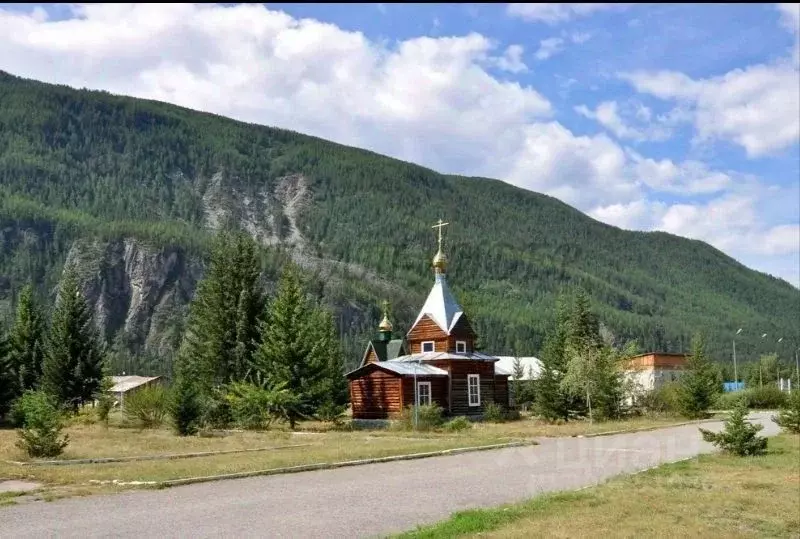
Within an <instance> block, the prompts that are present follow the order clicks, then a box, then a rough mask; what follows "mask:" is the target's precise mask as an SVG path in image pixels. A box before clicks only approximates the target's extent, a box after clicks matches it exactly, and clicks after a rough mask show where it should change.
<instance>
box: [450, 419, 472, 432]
mask: <svg viewBox="0 0 800 539" xmlns="http://www.w3.org/2000/svg"><path fill="white" fill-rule="evenodd" d="M443 428H444V429H445V430H449V431H455V432H458V431H462V430H467V429H471V428H472V422H471V421H470V420H469V419H467V418H466V417H464V416H459V417H456V418H453V419H451V420H450V421H448V422H447V423H445V424H444V427H443Z"/></svg>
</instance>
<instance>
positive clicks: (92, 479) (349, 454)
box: [0, 418, 676, 498]
mask: <svg viewBox="0 0 800 539" xmlns="http://www.w3.org/2000/svg"><path fill="white" fill-rule="evenodd" d="M675 421H676V420H675V419H670V418H662V419H634V420H630V421H625V422H612V423H600V424H595V425H589V424H588V423H584V422H576V423H570V424H567V425H548V424H546V423H542V422H540V421H536V420H532V419H523V420H520V421H513V422H508V423H501V424H490V423H484V424H476V425H474V427H473V428H472V429H470V430H467V431H462V432H406V431H396V430H355V431H332V430H330V429H329V427H326V426H325V425H323V424H320V423H307V424H303V425H301V431H300V432H289V431H287V430H281V429H277V430H270V431H268V432H229V433H227V434H226V435H224V436H214V437H200V436H190V437H178V436H175V435H174V434H173V433H172V432H171V431H170V430H169V429H167V428H162V429H153V430H137V429H131V428H121V427H120V426H119V425H120V419H119V418H114V419H113V420H112V422H111V426H110V427H104V426H102V425H99V424H82V422H81V421H73V422H72V424H71V425H70V426H68V427H67V429H65V430H66V433H67V434H68V435H69V437H70V444H69V446H68V447H67V449H66V451H65V453H64V454H63V455H62V456H61V457H59V458H61V459H78V458H99V457H128V456H144V455H158V454H176V453H193V452H205V451H229V450H237V449H253V448H262V447H280V446H286V445H295V444H310V445H308V446H305V447H295V448H287V449H275V450H272V451H264V452H249V453H240V454H226V455H219V456H206V457H198V458H191V459H181V460H158V461H138V462H121V463H104V464H82V465H69V466H29V467H21V466H18V465H14V464H10V463H8V462H6V461H9V460H26V457H25V455H24V454H23V453H22V452H21V451H20V450H19V449H18V448H16V447H15V442H16V440H17V436H16V432H15V431H13V430H0V478H10V479H11V478H13V479H27V480H32V481H39V482H42V483H44V484H45V485H46V488H45V489H44V490H43V491H42V493H40V497H44V498H46V497H55V496H62V495H75V494H87V493H92V492H97V491H108V490H109V489H111V490H117V489H118V488H119V487H118V486H109V485H105V486H104V485H98V484H97V483H96V482H97V481H114V480H117V481H121V482H135V481H140V482H151V481H163V480H168V479H178V478H185V477H197V476H206V475H215V474H226V473H234V472H246V471H255V470H264V469H270V468H278V467H284V466H295V465H301V464H313V463H322V462H337V461H345V460H354V459H361V458H373V457H384V456H390V455H401V454H406V453H420V452H428V451H437V450H442V449H452V448H457V447H467V446H479V445H489V444H497V443H503V442H511V441H519V440H530V439H533V438H536V437H541V436H573V435H579V434H587V433H590V432H608V431H616V430H623V429H635V428H643V427H656V426H664V425H667V424H669V423H674V422H675ZM115 425H116V426H115ZM326 428H328V429H329V430H328V432H315V431H320V430H324V429H326ZM128 488H130V487H128Z"/></svg>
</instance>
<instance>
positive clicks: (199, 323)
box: [0, 231, 347, 434]
mask: <svg viewBox="0 0 800 539" xmlns="http://www.w3.org/2000/svg"><path fill="white" fill-rule="evenodd" d="M263 281H264V279H263V276H262V268H261V259H260V257H259V253H258V249H257V246H256V244H255V242H254V241H253V240H252V239H251V238H250V237H249V236H247V235H246V234H243V233H240V232H232V231H223V232H220V233H219V234H218V235H217V237H216V238H215V240H214V243H213V246H212V250H211V257H210V261H209V265H208V271H207V272H206V275H205V278H204V279H203V280H202V281H201V282H200V284H199V286H198V289H197V292H196V294H195V297H194V299H193V301H192V303H191V306H190V314H189V319H188V321H187V327H186V331H185V333H184V336H183V340H182V343H181V346H180V350H179V354H178V359H177V361H176V365H175V369H174V371H175V372H174V373H172V374H173V375H174V376H173V382H174V384H173V385H174V391H173V392H172V393H173V398H172V401H173V402H172V408H173V412H174V414H173V415H175V416H176V420H177V423H178V430H179V431H180V432H181V433H184V434H185V433H189V432H192V431H194V430H195V429H196V428H197V426H198V425H199V424H200V423H201V422H202V421H203V417H204V415H206V414H207V413H208V409H209V408H213V407H214V401H217V404H218V402H219V401H220V400H221V401H223V402H229V401H230V400H231V399H229V398H227V397H228V396H229V395H228V393H230V392H231V391H233V393H235V394H236V395H242V394H245V395H256V397H258V398H262V397H264V395H268V394H269V395H278V396H280V398H281V403H280V407H282V410H283V411H282V412H281V413H282V417H283V418H285V419H287V420H288V421H289V422H290V423H291V426H292V428H294V425H295V423H296V421H297V420H299V419H302V418H309V417H314V416H318V415H319V414H320V413H324V414H325V415H326V416H331V415H333V416H336V415H338V414H340V413H341V412H343V410H344V405H345V404H346V400H347V385H346V380H345V379H344V377H343V356H342V350H341V346H340V343H339V339H338V337H337V335H336V331H335V326H334V323H333V319H332V316H331V314H330V312H329V311H328V310H327V308H325V306H324V305H323V304H321V303H319V302H316V301H312V300H311V299H310V298H309V296H308V294H307V292H306V289H305V287H304V283H303V281H302V278H301V274H300V271H299V269H298V268H297V267H295V266H294V265H293V264H287V265H286V266H285V270H284V272H283V275H282V276H281V278H280V282H279V284H278V288H277V292H276V294H275V296H274V298H273V299H272V300H271V301H269V299H268V296H267V294H266V292H265V287H264V282H263ZM107 352H109V351H107V350H105V347H104V346H103V345H102V343H101V342H100V339H99V338H98V335H97V332H96V329H95V325H94V321H93V319H92V314H91V310H90V308H89V306H88V305H87V302H86V301H85V299H84V297H83V295H82V293H81V291H80V288H79V286H78V282H77V279H76V276H75V274H74V273H73V272H72V271H70V270H68V271H66V272H65V273H64V276H63V278H62V280H61V282H60V285H59V291H58V294H57V298H56V301H55V306H54V308H53V309H52V316H51V317H50V321H49V323H46V322H45V316H44V314H43V310H42V309H41V308H40V306H39V305H38V304H37V303H36V301H35V299H34V294H33V290H32V288H31V287H30V286H28V287H26V288H25V289H24V290H23V291H22V293H21V294H20V298H19V301H18V305H17V312H16V317H15V321H14V323H13V325H12V327H11V329H10V331H9V333H8V335H0V416H2V415H4V414H5V413H6V412H8V410H9V408H10V406H11V404H12V403H13V402H15V401H16V400H18V399H19V398H20V397H21V396H22V395H23V394H24V392H26V391H32V390H41V391H42V392H44V393H46V394H48V395H49V397H50V398H52V400H53V402H54V403H55V404H56V405H57V406H59V407H61V408H62V409H65V410H70V411H75V410H77V409H78V408H79V407H80V406H81V405H83V404H85V403H87V402H90V401H93V400H94V399H95V398H97V396H98V394H99V393H100V392H101V388H102V385H103V381H104V377H105V366H106V365H107V359H108V357H107V356H108V355H109V354H108V353H107ZM245 386H247V387H245ZM251 386H257V388H258V390H260V391H261V392H262V393H260V394H256V393H255V392H254V391H256V390H253V391H251V389H253V387H251ZM234 396H235V395H234Z"/></svg>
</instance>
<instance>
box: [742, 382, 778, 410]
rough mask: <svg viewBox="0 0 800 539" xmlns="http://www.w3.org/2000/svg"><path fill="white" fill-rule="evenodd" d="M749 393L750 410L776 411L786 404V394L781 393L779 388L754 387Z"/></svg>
mask: <svg viewBox="0 0 800 539" xmlns="http://www.w3.org/2000/svg"><path fill="white" fill-rule="evenodd" d="M747 393H748V397H747V398H748V402H747V405H748V407H750V408H759V409H764V408H768V409H772V410H775V409H777V408H781V407H782V406H783V405H784V404H786V393H784V392H783V391H781V390H780V389H779V388H778V387H777V386H773V385H767V386H764V387H754V388H751V389H749V390H747Z"/></svg>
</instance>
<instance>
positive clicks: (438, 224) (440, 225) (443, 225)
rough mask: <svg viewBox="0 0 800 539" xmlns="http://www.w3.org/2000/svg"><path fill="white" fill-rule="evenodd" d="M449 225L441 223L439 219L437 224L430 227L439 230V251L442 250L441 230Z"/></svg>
mask: <svg viewBox="0 0 800 539" xmlns="http://www.w3.org/2000/svg"><path fill="white" fill-rule="evenodd" d="M449 224H450V223H443V222H442V220H441V219H439V222H438V223H437V224H435V225H433V226H432V227H431V228H438V229H439V250H440V251H441V250H442V228H444V227H446V226H447V225H449Z"/></svg>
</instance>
